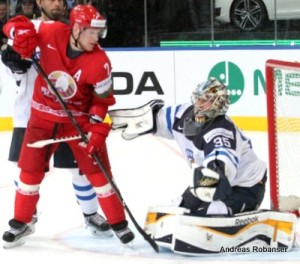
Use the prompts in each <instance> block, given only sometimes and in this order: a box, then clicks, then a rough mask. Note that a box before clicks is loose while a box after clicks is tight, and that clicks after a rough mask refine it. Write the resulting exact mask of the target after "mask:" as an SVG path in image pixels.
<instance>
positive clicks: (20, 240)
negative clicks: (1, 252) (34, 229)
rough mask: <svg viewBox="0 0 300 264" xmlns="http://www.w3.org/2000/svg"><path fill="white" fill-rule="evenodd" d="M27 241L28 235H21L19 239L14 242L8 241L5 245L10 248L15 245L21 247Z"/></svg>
mask: <svg viewBox="0 0 300 264" xmlns="http://www.w3.org/2000/svg"><path fill="white" fill-rule="evenodd" d="M25 242H26V237H21V238H20V239H19V240H17V241H14V242H6V243H5V244H4V245H3V248H4V249H10V248H15V247H20V246H22V245H24V244H25Z"/></svg>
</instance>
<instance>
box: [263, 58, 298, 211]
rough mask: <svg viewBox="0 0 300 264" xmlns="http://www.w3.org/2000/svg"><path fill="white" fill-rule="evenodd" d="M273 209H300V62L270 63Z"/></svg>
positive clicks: (268, 92)
mask: <svg viewBox="0 0 300 264" xmlns="http://www.w3.org/2000/svg"><path fill="white" fill-rule="evenodd" d="M266 89H267V117H268V140H269V142H268V143H269V144H268V145H269V174H270V194H271V208H272V209H275V210H282V211H290V212H294V213H296V214H297V215H298V216H299V214H298V212H299V211H298V209H299V208H300V155H299V151H300V63H297V62H287V61H279V60H268V61H267V62H266Z"/></svg>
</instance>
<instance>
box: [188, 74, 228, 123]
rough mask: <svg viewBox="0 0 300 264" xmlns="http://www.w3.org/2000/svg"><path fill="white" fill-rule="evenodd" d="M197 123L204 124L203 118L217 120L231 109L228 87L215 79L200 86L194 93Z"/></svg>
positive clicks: (193, 100) (193, 99)
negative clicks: (216, 118)
mask: <svg viewBox="0 0 300 264" xmlns="http://www.w3.org/2000/svg"><path fill="white" fill-rule="evenodd" d="M192 102H193V104H194V114H195V121H196V122H200V123H201V122H202V120H203V117H206V118H209V119H210V118H215V117H217V116H219V115H225V114H226V112H227V110H228V107H229V97H228V94H227V90H226V87H225V85H224V84H223V83H221V82H219V81H218V80H217V79H215V78H211V79H209V80H208V81H206V82H204V83H202V84H199V85H198V86H197V88H196V89H195V90H194V91H193V94H192Z"/></svg>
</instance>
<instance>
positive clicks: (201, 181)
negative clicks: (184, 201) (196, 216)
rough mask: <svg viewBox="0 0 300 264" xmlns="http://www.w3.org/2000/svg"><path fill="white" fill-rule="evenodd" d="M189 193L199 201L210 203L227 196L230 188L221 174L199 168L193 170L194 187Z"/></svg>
mask: <svg viewBox="0 0 300 264" xmlns="http://www.w3.org/2000/svg"><path fill="white" fill-rule="evenodd" d="M190 191H191V192H192V194H193V195H195V196H196V197H198V198H199V199H200V200H201V201H204V202H212V201H217V200H221V199H223V198H224V197H225V196H227V195H229V194H230V193H231V186H230V184H229V181H228V179H227V177H226V176H225V175H224V174H223V173H220V172H219V173H218V172H216V171H214V170H212V169H210V168H206V167H203V166H200V167H198V168H195V169H194V186H193V187H190Z"/></svg>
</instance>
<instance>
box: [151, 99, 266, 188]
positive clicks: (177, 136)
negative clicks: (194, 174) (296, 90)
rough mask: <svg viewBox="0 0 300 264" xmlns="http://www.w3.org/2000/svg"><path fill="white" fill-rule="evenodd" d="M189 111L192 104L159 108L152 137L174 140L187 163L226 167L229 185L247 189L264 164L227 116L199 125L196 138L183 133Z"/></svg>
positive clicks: (256, 181) (259, 175) (256, 179)
mask: <svg viewBox="0 0 300 264" xmlns="http://www.w3.org/2000/svg"><path fill="white" fill-rule="evenodd" d="M192 112H193V105H192V104H185V105H178V106H173V107H171V106H170V107H163V108H161V109H160V111H159V112H158V114H157V116H156V132H155V135H156V136H160V137H164V138H169V139H174V140H176V142H177V143H178V145H179V147H180V149H181V151H182V153H183V154H184V155H185V158H186V160H187V161H188V162H189V163H190V164H193V163H195V164H197V165H198V166H201V165H203V166H205V167H206V166H207V164H208V163H209V162H210V161H212V160H214V159H218V160H221V161H223V162H224V164H226V168H225V174H226V176H227V177H228V180H229V182H230V185H231V186H241V187H251V186H253V185H255V184H256V183H258V182H259V181H260V180H261V179H262V178H263V176H264V174H265V172H266V169H267V167H266V163H265V162H264V161H262V160H260V159H258V158H257V156H256V154H255V153H254V151H253V149H252V144H251V140H250V139H249V138H247V137H246V136H245V135H244V133H243V132H242V131H241V130H240V129H239V128H238V127H237V126H236V125H235V124H234V123H233V122H232V121H231V119H230V118H229V117H228V116H227V115H221V116H218V117H216V118H214V119H212V120H210V121H207V122H205V123H204V124H203V127H202V128H201V130H200V132H199V133H198V134H197V135H196V136H190V137H187V136H185V135H184V134H183V126H184V120H185V118H186V117H187V116H189V115H190V114H191V113H192Z"/></svg>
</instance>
